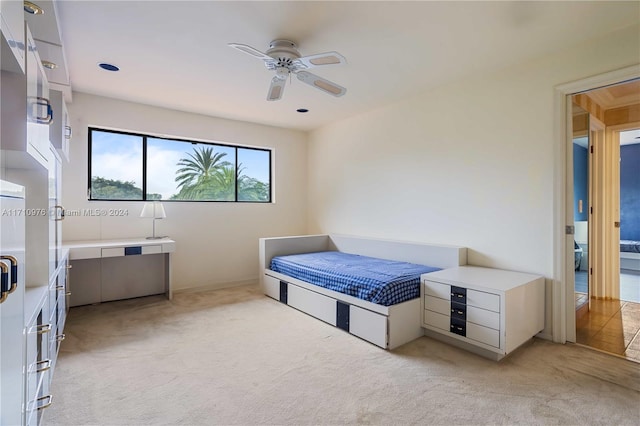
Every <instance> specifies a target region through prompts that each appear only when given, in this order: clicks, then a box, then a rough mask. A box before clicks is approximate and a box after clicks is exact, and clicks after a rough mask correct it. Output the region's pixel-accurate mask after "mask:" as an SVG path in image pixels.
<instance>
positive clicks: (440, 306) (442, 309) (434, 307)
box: [424, 296, 451, 315]
mask: <svg viewBox="0 0 640 426" xmlns="http://www.w3.org/2000/svg"><path fill="white" fill-rule="evenodd" d="M450 305H451V303H450V302H449V301H448V300H445V299H440V298H439V297H433V296H424V308H425V309H428V310H430V311H434V312H437V313H439V314H443V315H449V310H450V308H449V306H450Z"/></svg>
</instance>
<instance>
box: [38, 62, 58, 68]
mask: <svg viewBox="0 0 640 426" xmlns="http://www.w3.org/2000/svg"><path fill="white" fill-rule="evenodd" d="M40 62H42V66H43V67H45V68H46V69H48V70H55V69H56V68H58V64H56V63H53V62H51V61H45V60H42V61H40Z"/></svg>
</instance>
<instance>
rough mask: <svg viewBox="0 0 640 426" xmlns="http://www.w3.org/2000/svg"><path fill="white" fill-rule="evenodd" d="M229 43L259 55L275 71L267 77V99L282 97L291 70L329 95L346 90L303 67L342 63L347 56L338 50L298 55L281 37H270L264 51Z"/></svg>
mask: <svg viewBox="0 0 640 426" xmlns="http://www.w3.org/2000/svg"><path fill="white" fill-rule="evenodd" d="M229 46H230V47H233V48H234V49H238V50H239V51H241V52H244V53H247V54H249V55H251V56H254V57H256V58H258V59H262V60H263V61H264V64H265V66H266V67H267V69H270V70H273V71H275V72H276V75H275V77H273V79H272V80H271V86H269V92H268V94H267V100H268V101H277V100H279V99H281V98H282V92H283V91H284V85H285V83H286V82H287V78H289V77H290V76H291V74H295V75H296V76H297V77H298V80H300V81H302V82H303V83H307V84H308V85H310V86H312V87H315V88H316V89H320V90H322V91H323V92H325V93H328V94H330V95H333V96H342V95H344V94H345V93H347V89H345V88H344V87H342V86H340V85H338V84H336V83H333V82H331V81H329V80H327V79H324V78H322V77H319V76H317V75H315V74H311V73H310V72H307V71H306V70H307V69H309V68H316V67H322V66H325V65H339V64H346V63H347V60H346V59H345V58H344V56H342V55H341V54H339V53H338V52H326V53H318V54H316V55H309V56H300V52H298V49H297V46H296V44H295V43H294V42H292V41H290V40H281V39H278V40H273V41H272V42H271V43H270V44H269V50H267V52H266V53H263V52H260V51H259V50H257V49H254V48H253V47H251V46H247V45H246V44H239V43H229Z"/></svg>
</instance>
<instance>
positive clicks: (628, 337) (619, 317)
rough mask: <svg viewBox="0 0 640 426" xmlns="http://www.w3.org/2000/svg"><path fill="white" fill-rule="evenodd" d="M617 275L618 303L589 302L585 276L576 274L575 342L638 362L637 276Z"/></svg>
mask: <svg viewBox="0 0 640 426" xmlns="http://www.w3.org/2000/svg"><path fill="white" fill-rule="evenodd" d="M626 272H629V273H622V274H621V275H620V298H621V299H622V300H597V299H592V300H591V311H589V309H588V306H587V302H588V298H587V294H586V273H585V274H584V275H583V274H581V273H580V272H577V273H576V293H575V295H576V343H579V344H581V345H585V346H589V347H592V348H595V349H599V350H602V351H605V352H609V353H613V354H616V355H619V356H622V357H625V358H627V359H630V360H632V361H636V362H639V363H640V303H639V302H640V297H638V295H639V294H640V274H638V273H637V272H632V271H626Z"/></svg>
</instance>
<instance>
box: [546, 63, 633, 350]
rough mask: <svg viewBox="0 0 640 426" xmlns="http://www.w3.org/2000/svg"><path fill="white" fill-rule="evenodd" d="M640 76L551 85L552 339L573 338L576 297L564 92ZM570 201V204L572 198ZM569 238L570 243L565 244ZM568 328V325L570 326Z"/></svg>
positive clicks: (629, 70)
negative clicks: (569, 230) (567, 230)
mask: <svg viewBox="0 0 640 426" xmlns="http://www.w3.org/2000/svg"><path fill="white" fill-rule="evenodd" d="M635 78H640V64H635V65H632V66H629V67H626V68H622V69H619V70H615V71H611V72H608V73H605V74H601V75H597V76H592V77H588V78H585V79H582V80H577V81H573V82H570V83H565V84H561V85H558V86H556V87H555V88H554V117H555V118H554V141H555V143H554V182H555V185H554V194H553V202H554V209H553V211H554V227H553V234H554V236H553V282H552V295H551V296H552V297H551V300H552V306H551V309H552V311H551V312H552V316H551V318H552V326H551V333H552V336H553V341H554V342H558V343H566V342H567V340H569V339H568V337H571V338H572V339H571V340H572V341H575V312H574V309H575V300H573V298H574V294H573V286H569V285H568V283H569V282H570V283H573V280H574V278H573V272H574V271H573V266H572V265H573V263H572V259H573V237H572V236H567V235H566V233H565V226H566V225H572V224H573V218H571V220H570V221H568V220H567V215H568V214H571V215H573V207H568V198H567V197H571V198H573V188H572V187H571V188H569V187H568V186H570V183H571V181H572V180H573V179H569V178H568V176H567V174H568V173H569V172H570V171H572V170H570V168H569V166H570V165H571V164H570V162H571V157H572V156H570V155H568V154H567V149H568V147H569V145H568V142H567V141H569V140H571V136H572V135H570V134H569V133H570V132H571V126H570V125H569V120H570V119H571V114H570V112H568V111H570V109H569V108H570V106H571V105H570V103H568V102H567V95H571V94H575V93H580V92H585V91H588V90H592V89H596V88H599V87H603V86H608V85H611V84H616V83H621V82H624V81H627V80H633V79H635ZM570 201H571V206H572V205H573V204H572V203H573V201H572V200H570ZM569 239H570V244H569V243H568V241H569ZM570 327H571V328H570Z"/></svg>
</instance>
